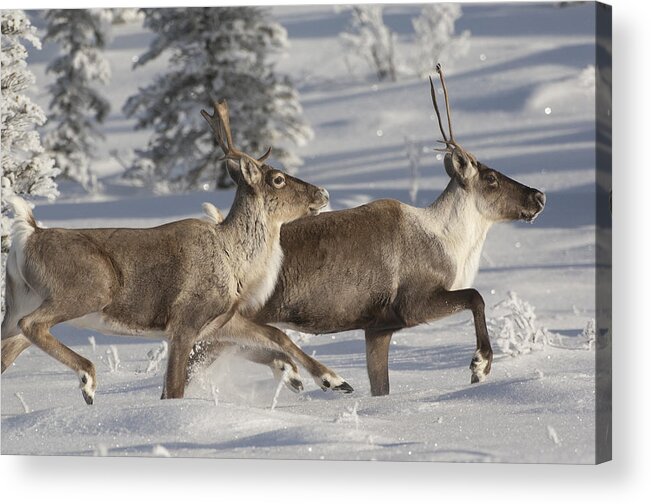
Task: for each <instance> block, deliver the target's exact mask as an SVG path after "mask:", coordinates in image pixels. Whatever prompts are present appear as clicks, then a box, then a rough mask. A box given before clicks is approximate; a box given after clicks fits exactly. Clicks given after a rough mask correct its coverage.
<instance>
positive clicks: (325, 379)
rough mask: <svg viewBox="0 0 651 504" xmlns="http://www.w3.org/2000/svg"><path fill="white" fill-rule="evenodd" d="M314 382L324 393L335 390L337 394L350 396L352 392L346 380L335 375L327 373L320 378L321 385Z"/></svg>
mask: <svg viewBox="0 0 651 504" xmlns="http://www.w3.org/2000/svg"><path fill="white" fill-rule="evenodd" d="M315 381H316V384H317V385H318V386H319V387H321V390H323V391H324V392H325V391H326V390H328V389H330V390H336V391H337V392H343V393H344V394H350V393H351V392H352V391H353V387H351V386H350V384H349V383H348V382H347V381H346V380H344V379H343V378H341V377H340V376H337V375H331V374H329V373H328V374H327V375H324V376H322V377H321V383H319V382H318V381H317V380H315Z"/></svg>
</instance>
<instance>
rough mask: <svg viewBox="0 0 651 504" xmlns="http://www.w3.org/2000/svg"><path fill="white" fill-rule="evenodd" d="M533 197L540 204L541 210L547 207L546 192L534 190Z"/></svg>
mask: <svg viewBox="0 0 651 504" xmlns="http://www.w3.org/2000/svg"><path fill="white" fill-rule="evenodd" d="M533 199H534V200H535V201H536V202H537V203H538V204H539V205H540V209H541V210H542V209H543V208H545V201H546V200H547V198H546V197H545V193H543V192H540V191H534V193H533Z"/></svg>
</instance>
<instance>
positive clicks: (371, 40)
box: [341, 5, 397, 81]
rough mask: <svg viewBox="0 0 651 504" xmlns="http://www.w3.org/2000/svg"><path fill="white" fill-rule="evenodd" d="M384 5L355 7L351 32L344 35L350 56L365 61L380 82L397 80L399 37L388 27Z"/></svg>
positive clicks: (349, 28) (343, 38)
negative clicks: (395, 48)
mask: <svg viewBox="0 0 651 504" xmlns="http://www.w3.org/2000/svg"><path fill="white" fill-rule="evenodd" d="M382 9H383V7H382V5H358V6H355V7H353V10H352V19H351V22H350V26H349V27H348V31H347V32H346V33H343V34H342V35H341V37H342V40H343V42H344V45H345V46H346V48H347V50H348V52H349V54H353V55H355V56H359V57H362V58H364V59H365V60H366V61H367V62H368V64H369V65H370V66H371V68H372V69H373V70H374V71H375V73H376V75H377V78H378V80H380V81H386V80H390V81H395V80H396V78H397V75H396V61H395V59H396V58H395V50H394V46H395V35H394V34H393V32H392V31H391V30H390V29H389V27H388V26H386V25H385V24H384V20H383V18H382Z"/></svg>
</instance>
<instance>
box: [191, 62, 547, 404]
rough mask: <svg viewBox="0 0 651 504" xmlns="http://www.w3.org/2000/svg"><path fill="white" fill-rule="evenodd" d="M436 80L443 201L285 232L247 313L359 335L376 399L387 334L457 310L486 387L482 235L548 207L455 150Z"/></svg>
mask: <svg viewBox="0 0 651 504" xmlns="http://www.w3.org/2000/svg"><path fill="white" fill-rule="evenodd" d="M436 71H437V73H438V76H439V78H440V81H441V86H442V90H443V93H444V98H445V110H446V116H447V129H448V131H447V133H446V131H445V129H444V127H443V120H442V117H441V112H440V110H439V106H438V103H437V98H436V90H435V86H434V81H433V80H432V79H431V78H430V93H431V97H432V104H433V106H434V111H435V113H436V116H437V118H438V126H439V130H440V132H441V137H442V139H441V140H439V141H440V142H441V143H442V149H439V150H442V151H443V152H444V159H443V164H444V167H445V171H446V173H447V175H448V176H449V177H450V181H449V183H448V184H447V186H446V187H445V189H444V190H443V192H442V193H441V194H440V196H439V197H438V198H437V199H436V200H435V201H434V202H433V203H431V204H430V205H429V206H427V207H425V208H417V207H413V206H410V205H407V204H405V203H402V202H400V201H396V200H392V199H384V200H378V201H373V202H371V203H368V204H365V205H362V206H359V207H356V208H352V209H345V210H339V211H334V212H325V213H322V214H320V215H319V216H316V217H311V218H305V219H298V220H295V221H293V222H291V223H288V224H285V225H283V227H282V229H281V237H280V243H281V247H282V249H283V253H284V261H283V264H282V267H281V271H280V275H279V276H278V282H277V284H276V287H275V289H274V291H273V293H272V294H271V296H270V297H269V299H268V300H267V301H266V302H265V303H264V305H263V306H262V307H260V308H259V309H253V310H251V312H249V314H248V315H249V316H250V317H252V318H253V320H255V321H256V322H258V323H260V324H263V323H264V324H276V325H279V326H280V327H283V326H286V327H291V328H294V329H296V330H299V331H303V332H307V333H314V334H322V333H334V332H340V331H349V330H363V331H364V334H365V340H366V363H367V371H368V377H369V380H370V385H371V393H372V395H375V396H377V395H386V394H389V365H388V356H389V348H390V342H391V338H392V335H393V334H395V333H396V332H397V331H400V330H401V329H404V328H409V327H413V326H416V325H419V324H424V323H429V322H432V321H435V320H438V319H441V318H443V317H447V316H449V315H452V314H455V313H458V312H461V311H463V310H470V311H471V312H472V315H473V319H474V328H475V335H476V350H475V352H474V355H473V357H472V359H471V363H470V371H471V379H470V381H471V384H473V383H477V382H481V381H483V380H484V379H485V378H486V375H488V374H489V373H490V371H491V363H492V360H493V351H492V348H491V343H490V338H489V334H488V329H487V327H486V318H485V304H484V300H483V298H482V296H481V294H480V293H479V292H478V291H477V290H476V289H474V288H472V284H473V281H474V278H475V276H476V274H477V271H478V268H479V260H480V255H481V251H482V247H483V245H484V242H485V240H486V235H487V233H488V231H489V229H490V228H491V226H492V225H493V224H495V223H498V222H504V221H517V220H525V221H528V222H532V221H533V220H534V219H535V218H536V216H538V214H540V212H542V210H543V208H544V206H545V195H544V194H543V193H542V192H541V191H539V190H537V189H533V188H530V187H527V186H525V185H523V184H520V183H519V182H516V181H515V180H513V179H511V178H509V177H507V176H506V175H504V174H502V173H500V172H499V171H497V170H495V169H493V168H490V167H489V166H487V165H486V164H484V163H482V162H480V161H479V160H478V159H477V157H476V156H474V155H473V154H472V153H471V152H469V151H468V150H467V149H465V148H463V147H462V146H461V145H460V144H459V142H458V141H457V140H456V139H455V136H454V134H453V129H452V116H451V113H450V100H449V96H448V90H447V87H446V83H445V78H444V75H443V70H442V68H441V66H440V65H437V68H436ZM226 347H232V345H230V344H227V343H224V342H219V341H217V340H216V339H214V338H213V339H211V340H209V341H204V342H202V344H201V350H200V351H198V352H196V353H195V354H194V356H193V358H192V360H191V362H190V365H191V366H192V367H193V368H195V371H196V369H200V368H201V366H205V365H208V364H209V363H211V362H212V361H213V360H214V359H215V358H216V357H217V356H218V355H219V354H220V353H221V352H222V351H223V350H224V349H225V348H226ZM236 351H237V349H236ZM239 352H240V353H241V355H242V356H243V357H245V358H248V359H250V360H254V361H255V362H261V363H266V364H268V365H269V364H270V363H271V362H273V361H276V360H278V359H279V358H281V356H279V355H278V354H277V353H265V352H262V354H261V353H260V352H256V353H255V354H253V353H251V352H250V351H248V350H246V349H239ZM288 360H290V359H289V358H288Z"/></svg>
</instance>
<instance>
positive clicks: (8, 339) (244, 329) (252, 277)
mask: <svg viewBox="0 0 651 504" xmlns="http://www.w3.org/2000/svg"><path fill="white" fill-rule="evenodd" d="M213 109H214V110H213V114H212V115H211V114H209V113H208V112H206V111H205V110H202V111H201V113H202V115H203V117H204V118H205V119H206V120H207V121H208V123H209V125H210V127H211V128H212V130H213V132H214V134H215V136H216V139H217V142H218V144H219V146H220V147H221V149H222V150H223V151H224V159H225V160H226V162H227V163H228V170H229V174H230V176H231V177H232V178H233V180H234V181H235V183H236V185H237V190H236V194H235V199H234V202H233V205H232V207H231V209H230V211H229V213H228V215H227V216H226V218H225V219H223V220H222V221H221V222H220V223H218V224H216V223H215V222H214V221H206V220H200V219H185V220H180V221H176V222H171V223H168V224H164V225H162V226H159V227H155V228H149V229H128V228H111V229H109V228H96V229H62V228H52V229H47V228H43V227H40V226H39V225H37V223H36V220H35V219H34V216H33V214H32V211H31V208H30V206H29V205H28V204H27V202H25V201H24V200H22V199H20V198H15V199H13V200H12V201H11V204H12V206H13V208H14V212H15V214H16V218H15V221H14V224H13V229H12V245H11V249H10V251H9V256H8V265H7V290H6V305H5V307H6V311H5V317H4V319H3V321H2V372H3V373H4V372H5V371H6V370H7V368H8V367H9V366H10V365H11V364H12V363H13V362H14V360H15V359H16V358H17V357H18V355H19V354H20V353H21V352H22V351H23V350H25V349H26V348H27V347H29V346H30V345H32V344H33V345H35V346H37V347H38V348H40V349H41V350H43V351H44V352H46V353H47V354H49V355H50V356H52V357H53V358H55V359H56V360H58V361H59V362H61V363H62V364H64V365H66V366H67V367H69V368H70V369H72V370H73V371H74V372H75V373H76V374H77V376H78V377H79V381H80V388H81V392H82V395H83V398H84V400H85V401H86V403H87V404H92V403H93V400H94V397H95V390H96V386H97V378H96V372H95V366H94V365H93V363H92V362H90V361H89V360H88V359H86V358H84V357H82V356H81V355H79V354H77V353H76V352H74V351H73V350H71V349H70V348H68V347H67V346H65V345H64V344H63V343H61V342H60V341H59V340H57V339H56V338H55V337H54V336H53V335H52V334H51V333H50V328H51V327H52V326H54V325H56V324H59V323H62V322H67V323H70V324H73V325H76V326H80V327H86V328H91V329H95V330H98V331H100V332H103V333H108V334H116V335H127V336H139V337H155V338H165V339H167V340H168V341H169V357H168V364H167V370H166V375H165V384H164V387H163V393H162V398H164V399H165V398H181V397H183V393H184V387H185V382H186V370H187V364H188V359H189V356H190V352H191V350H192V347H193V344H194V343H195V342H196V341H197V340H204V339H212V338H215V339H216V340H217V341H230V342H233V343H237V344H239V345H246V346H247V347H250V348H254V349H268V350H269V351H271V353H272V354H274V352H275V353H281V352H282V355H286V356H289V357H288V358H285V359H283V360H282V361H277V362H274V363H271V365H272V367H273V366H275V367H274V370H275V371H276V373H277V374H280V376H282V377H283V379H285V382H286V384H287V385H288V386H289V387H290V388H292V389H294V390H300V389H302V382H301V380H300V376H299V375H298V370H297V367H296V364H295V363H294V361H297V362H299V363H300V364H301V365H302V366H303V367H305V368H306V369H307V370H308V371H309V372H310V373H311V375H312V376H313V378H314V380H315V381H316V382H317V384H318V385H319V386H320V387H321V388H323V389H324V390H325V389H333V390H339V391H343V392H351V391H352V388H351V387H350V385H348V383H347V382H346V381H345V380H344V379H343V378H341V377H340V376H339V375H338V374H337V373H335V372H334V371H332V370H331V369H329V368H328V367H326V366H324V365H323V364H321V363H319V362H318V361H316V360H315V359H313V358H312V357H310V356H308V355H306V354H305V353H303V352H302V351H301V350H300V348H298V347H297V346H296V345H295V344H294V343H293V342H292V341H291V339H290V338H289V337H287V335H286V334H285V333H283V332H282V331H281V330H279V329H277V328H276V327H271V326H265V325H261V324H260V323H257V322H254V321H252V320H250V319H248V318H246V317H245V316H244V315H243V314H244V313H252V312H255V311H256V310H257V309H259V308H260V306H262V304H263V303H264V302H265V301H266V299H267V298H268V296H269V295H270V294H271V292H272V290H273V289H274V285H275V283H276V277H277V275H278V272H279V271H280V265H281V262H282V256H283V254H282V250H281V247H280V229H281V225H282V224H284V223H287V222H290V221H292V220H294V219H297V218H300V217H303V216H307V215H313V214H317V213H318V212H319V211H320V210H321V209H322V208H323V207H324V206H325V205H326V204H327V203H328V193H327V191H326V190H325V189H322V188H320V187H316V186H314V185H311V184H308V183H306V182H304V181H302V180H299V179H297V178H295V177H292V176H290V175H288V174H286V173H284V172H282V171H280V170H277V169H275V168H273V167H271V166H269V165H267V164H265V160H266V159H267V157H268V156H269V155H270V153H271V150H270V149H269V150H268V151H267V152H266V153H265V154H264V155H263V156H262V157H260V158H255V157H253V156H251V155H248V154H246V153H244V152H242V151H240V150H238V149H237V148H236V147H235V146H234V144H233V140H232V134H231V130H230V122H229V121H230V119H229V113H228V106H227V103H226V102H225V101H223V100H222V101H220V102H215V103H214V104H213Z"/></svg>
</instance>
